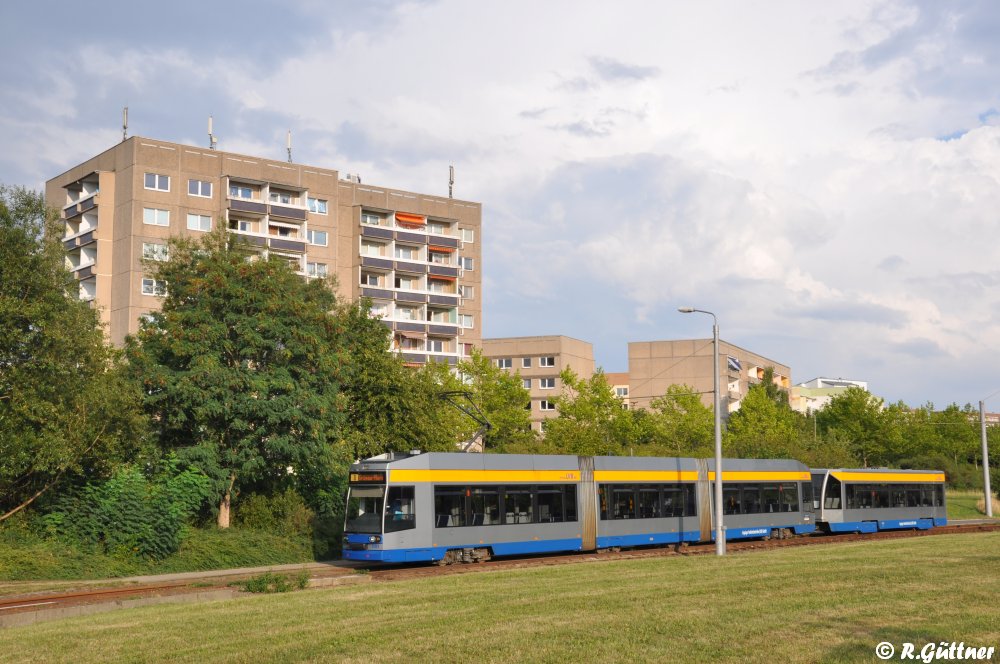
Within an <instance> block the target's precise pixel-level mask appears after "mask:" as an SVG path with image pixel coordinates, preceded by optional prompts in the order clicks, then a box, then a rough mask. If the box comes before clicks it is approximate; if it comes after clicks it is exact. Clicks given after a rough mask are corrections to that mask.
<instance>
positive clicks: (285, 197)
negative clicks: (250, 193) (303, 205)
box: [268, 189, 299, 205]
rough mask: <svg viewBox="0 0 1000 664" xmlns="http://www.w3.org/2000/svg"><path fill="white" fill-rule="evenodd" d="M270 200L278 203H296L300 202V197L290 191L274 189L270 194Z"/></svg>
mask: <svg viewBox="0 0 1000 664" xmlns="http://www.w3.org/2000/svg"><path fill="white" fill-rule="evenodd" d="M268 200H270V201H271V202H272V203H277V204H278V205H294V204H297V203H298V202H299V199H298V197H297V196H296V195H295V194H293V193H292V192H290V191H282V190H280V189H272V190H271V192H270V194H269V195H268Z"/></svg>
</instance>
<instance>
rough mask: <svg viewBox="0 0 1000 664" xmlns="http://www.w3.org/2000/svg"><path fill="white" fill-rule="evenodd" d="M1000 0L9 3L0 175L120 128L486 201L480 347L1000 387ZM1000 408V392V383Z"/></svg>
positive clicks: (994, 402)
mask: <svg viewBox="0 0 1000 664" xmlns="http://www.w3.org/2000/svg"><path fill="white" fill-rule="evenodd" d="M998 34H1000V3H996V2H991V1H989V0H984V1H982V2H972V1H956V2H947V3H945V2H935V1H927V2H913V1H880V0H869V1H852V0H845V1H840V2H835V3H820V2H800V1H788V2H783V1H781V0H768V1H752V0H743V1H738V2H737V1H736V0H733V1H730V2H720V1H713V0H707V1H706V0H699V2H676V1H673V2H671V1H664V2H627V1H618V2H614V3H609V2H591V1H589V0H573V1H565V2H563V1H558V0H552V1H548V2H522V1H519V0H504V1H502V2H501V1H494V0H484V1H480V2H469V1H467V0H466V1H452V0H440V1H433V0H428V1H426V2H384V1H378V0H374V1H369V2H336V1H330V2H326V1H320V0H303V1H299V2H295V1H293V0H288V1H267V0H243V1H241V2H238V3H237V2H228V1H225V0H219V1H215V2H189V1H188V0H175V1H174V2H171V3H143V2H135V1H134V0H131V1H129V2H125V1H121V0H107V1H103V2H95V3H79V2H66V1H63V0H58V1H55V0H35V1H34V2H28V1H26V0H25V1H10V2H4V3H2V4H0V145H2V146H3V147H2V149H0V182H2V183H4V184H8V185H12V184H17V185H25V186H28V187H31V188H35V189H41V188H42V186H43V183H44V182H45V180H47V179H49V178H51V177H54V176H55V175H58V174H59V173H61V172H62V171H64V170H66V169H67V168H69V167H70V166H73V165H75V164H77V163H79V162H81V161H83V160H85V159H87V158H89V157H91V156H93V155H95V154H97V153H99V152H101V151H103V150H105V149H107V148H108V147H111V146H112V145H114V144H115V143H117V142H118V141H119V140H121V110H122V107H124V106H128V108H129V134H130V135H140V136H147V137H150V138H158V139H162V140H167V141H175V142H179V143H186V144H192V145H201V146H207V135H206V134H207V118H208V116H209V115H212V116H213V117H214V133H215V135H216V136H217V137H218V140H219V149H222V150H226V151H232V152H242V153H246V154H252V155H257V156H262V157H271V158H275V159H283V158H285V135H286V132H287V131H288V130H291V131H292V134H293V151H294V158H295V160H296V161H298V162H301V163H307V164H312V165H316V166H322V167H326V168H333V169H337V170H340V171H341V172H342V173H357V174H360V175H361V177H362V178H363V180H364V181H365V182H366V183H368V182H370V183H373V184H379V185H382V186H387V187H393V188H398V189H407V190H413V191H419V192H423V193H429V194H439V195H447V187H448V166H449V165H454V167H455V172H456V182H455V196H456V197H457V198H462V199H466V200H473V201H478V202H481V203H482V205H483V230H482V233H481V241H482V243H483V260H482V265H481V267H482V269H483V280H484V283H483V287H482V294H483V299H484V304H483V316H482V318H483V320H482V321H481V323H482V326H483V332H484V335H485V336H487V337H505V336H528V335H542V334H564V335H567V336H571V337H576V338H578V339H583V340H585V341H589V342H591V343H593V345H594V354H595V359H596V361H597V364H598V365H599V366H601V367H603V368H604V369H605V371H609V372H615V371H626V370H627V368H628V367H627V344H628V342H629V341H649V340H658V339H682V338H703V337H710V336H711V323H712V321H711V319H710V318H709V317H707V316H703V315H700V314H695V315H684V314H680V313H678V311H677V309H678V307H682V306H692V307H696V308H699V309H705V310H709V311H712V312H714V313H715V314H716V315H717V317H718V320H719V327H720V330H721V336H722V338H723V339H724V340H726V341H729V342H731V343H733V344H736V345H738V346H741V347H743V348H746V349H748V350H750V351H752V352H755V353H758V354H760V355H763V356H765V357H767V358H770V359H772V360H774V361H776V362H778V363H781V364H785V365H788V366H790V367H791V370H792V380H793V382H796V383H798V382H802V381H806V380H809V379H811V378H814V377H817V376H824V377H833V378H837V377H841V378H848V379H853V380H864V381H867V382H868V383H869V388H870V390H871V391H872V392H873V393H874V394H876V395H878V396H880V397H882V398H884V399H885V400H886V401H888V402H896V401H900V400H902V401H904V402H906V403H907V404H910V405H913V406H917V405H923V404H926V403H928V402H930V403H933V404H935V405H936V406H938V407H943V406H946V405H948V404H950V403H953V402H954V403H958V404H959V405H964V404H966V403H973V404H976V403H977V402H978V401H979V400H980V399H983V398H984V397H987V395H991V393H993V392H996V391H997V390H1000V352H998V351H1000V348H998V345H1000V39H998V38H997V35H998ZM987 409H988V410H994V411H1000V395H993V396H992V397H991V398H990V399H989V400H987Z"/></svg>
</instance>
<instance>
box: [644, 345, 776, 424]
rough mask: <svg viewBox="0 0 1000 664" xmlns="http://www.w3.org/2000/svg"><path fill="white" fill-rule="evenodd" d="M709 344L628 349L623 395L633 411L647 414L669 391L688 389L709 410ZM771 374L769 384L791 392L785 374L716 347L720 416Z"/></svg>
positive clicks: (748, 355) (749, 355) (731, 348)
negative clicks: (680, 386)
mask: <svg viewBox="0 0 1000 664" xmlns="http://www.w3.org/2000/svg"><path fill="white" fill-rule="evenodd" d="M712 348H713V344H712V340H711V339H680V340H674V341H634V342H630V343H629V345H628V395H629V397H628V398H629V403H630V404H632V406H633V407H635V408H649V404H650V403H651V402H652V401H653V399H655V398H657V397H661V396H663V395H664V394H666V392H667V388H668V387H670V386H671V385H677V384H683V385H688V386H690V387H692V388H693V389H694V390H695V391H696V392H698V393H699V394H700V395H701V399H702V402H703V403H704V404H705V405H706V406H711V405H712V401H713V398H714V395H713V390H714V380H713V366H712V365H713V362H712V360H713V349H712ZM768 367H773V368H774V382H775V384H776V385H778V386H779V387H781V388H783V389H786V390H787V389H789V387H790V386H791V369H790V368H789V367H787V366H786V365H784V364H781V363H779V362H775V361H774V360H771V359H768V358H766V357H764V356H762V355H758V354H756V353H753V352H750V351H748V350H746V349H745V348H740V347H739V346H736V345H734V344H731V343H729V342H727V341H722V340H720V341H719V386H720V390H721V392H722V395H721V399H722V406H723V407H722V413H723V414H725V413H731V412H733V411H735V410H737V409H739V407H740V402H741V401H742V399H743V397H744V396H746V393H747V390H749V389H750V386H751V385H754V384H756V383H759V382H760V381H761V380H763V379H764V370H765V369H767V368H768Z"/></svg>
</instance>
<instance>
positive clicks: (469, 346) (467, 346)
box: [462, 344, 475, 383]
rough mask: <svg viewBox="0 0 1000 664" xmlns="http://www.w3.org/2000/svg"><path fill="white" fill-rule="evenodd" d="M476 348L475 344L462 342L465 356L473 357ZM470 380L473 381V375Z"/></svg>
mask: <svg viewBox="0 0 1000 664" xmlns="http://www.w3.org/2000/svg"><path fill="white" fill-rule="evenodd" d="M473 348H475V346H474V345H473V344H462V355H464V356H465V357H472V349H473ZM468 382H470V383H471V382H472V380H471V376H470V380H469V381H468Z"/></svg>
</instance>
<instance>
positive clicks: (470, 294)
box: [458, 286, 476, 300]
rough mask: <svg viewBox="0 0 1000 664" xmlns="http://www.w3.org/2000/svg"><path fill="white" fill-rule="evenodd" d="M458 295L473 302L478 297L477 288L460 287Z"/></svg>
mask: <svg viewBox="0 0 1000 664" xmlns="http://www.w3.org/2000/svg"><path fill="white" fill-rule="evenodd" d="M458 295H459V297H464V298H465V299H467V300H473V299H475V297H476V288H475V286H459V287H458Z"/></svg>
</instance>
